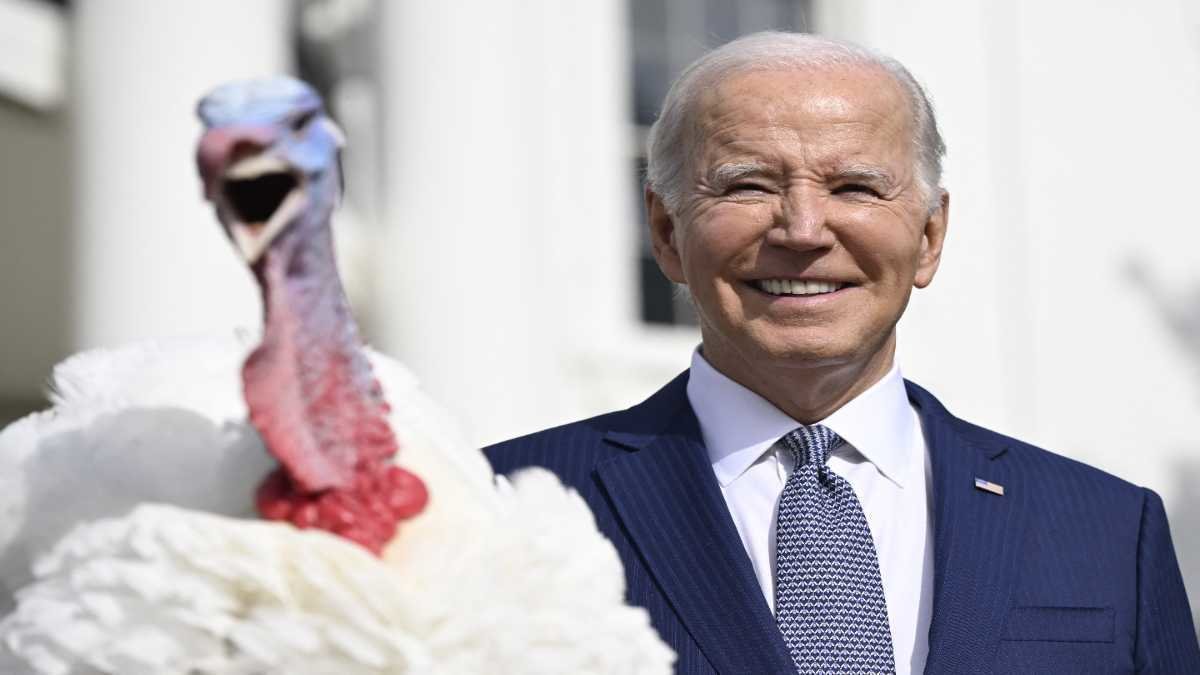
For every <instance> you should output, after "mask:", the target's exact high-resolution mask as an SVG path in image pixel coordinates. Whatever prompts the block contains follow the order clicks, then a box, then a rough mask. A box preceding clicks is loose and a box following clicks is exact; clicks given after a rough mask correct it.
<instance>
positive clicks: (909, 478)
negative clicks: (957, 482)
mask: <svg viewBox="0 0 1200 675" xmlns="http://www.w3.org/2000/svg"><path fill="white" fill-rule="evenodd" d="M687 395H688V400H689V401H690V402H691V404H692V408H693V410H695V412H696V417H697V418H698V420H699V422H700V431H701V433H702V434H703V436H704V444H705V446H707V448H708V454H709V459H710V460H711V462H712V468H713V473H714V474H715V475H716V477H717V482H718V483H720V485H721V493H722V494H723V495H724V496H725V502H726V503H727V504H728V505H729V512H730V514H732V515H733V522H734V523H735V524H736V525H737V529H738V534H739V535H741V538H742V545H743V546H745V547H746V553H747V554H748V555H749V556H750V562H751V564H752V565H753V566H754V573H755V574H756V575H757V576H758V583H759V586H760V587H762V592H763V597H765V598H766V600H767V604H768V605H769V606H770V607H771V608H772V611H774V608H775V518H776V508H777V507H778V504H779V496H780V494H782V492H783V486H784V483H785V482H787V478H788V476H789V475H790V474H791V472H792V468H793V463H794V462H793V460H792V456H791V454H790V453H788V452H786V451H782V450H774V451H773V450H772V447H773V446H774V444H775V442H776V441H778V440H779V439H780V438H781V437H782V436H783V435H784V434H786V433H788V432H790V431H792V430H793V429H795V428H796V427H797V426H799V423H798V422H796V421H795V420H793V419H792V418H790V417H788V416H787V415H786V414H785V413H784V412H783V411H781V410H779V409H778V408H776V407H775V406H774V405H772V404H771V403H769V402H768V401H767V400H766V399H764V398H763V397H761V396H759V395H758V394H755V393H754V392H752V391H750V390H749V389H746V388H745V387H743V386H742V385H740V384H738V383H736V382H734V381H733V380H731V379H729V378H728V377H726V376H725V375H723V374H721V373H720V372H718V371H717V370H716V369H714V368H713V367H712V366H711V365H709V363H708V362H707V361H705V360H704V357H703V356H701V354H700V350H698V349H697V350H696V352H695V353H694V354H693V355H692V368H691V374H690V376H689V379H688V386H687ZM820 423H821V424H824V425H825V426H827V427H829V428H830V429H832V430H833V431H834V432H835V433H837V435H838V436H841V437H842V439H843V440H845V441H846V443H845V444H843V445H842V446H841V447H840V448H839V449H838V450H837V451H835V452H834V453H832V454H831V455H830V457H829V464H828V466H829V468H830V470H832V471H833V472H834V473H836V474H837V475H839V476H841V477H842V478H845V479H846V480H847V481H849V483H850V485H851V486H853V488H854V493H855V495H857V496H858V500H859V502H861V503H862V507H863V511H864V513H865V514H866V517H867V525H868V526H869V527H870V528H871V538H872V539H873V540H874V541H875V552H876V554H877V555H878V557H879V573H880V575H881V576H882V578H883V594H884V596H885V598H886V600H887V608H888V623H889V624H890V626H891V629H892V646H893V649H894V652H895V657H896V672H897V673H901V674H904V673H920V672H922V671H923V670H924V669H925V658H926V656H927V655H928V653H929V619H930V610H931V607H932V602H933V537H932V527H931V521H932V511H931V508H930V505H931V504H932V499H931V492H930V485H931V479H930V470H929V453H928V452H927V450H926V448H925V438H924V435H923V434H922V433H921V423H920V418H919V417H918V416H917V413H916V411H915V410H914V409H913V407H912V405H911V404H910V403H909V402H908V395H907V394H906V392H905V390H904V379H903V378H902V377H901V375H900V370H899V368H897V367H896V366H893V367H892V369H891V371H889V372H888V374H887V375H886V376H884V378H883V379H882V380H880V381H879V382H877V383H875V384H874V385H873V386H871V388H870V389H868V390H866V391H864V392H863V393H862V394H859V395H858V396H857V397H855V398H854V399H853V400H851V401H850V402H848V403H846V404H845V405H843V406H842V407H841V408H839V409H838V410H837V411H836V412H834V413H833V414H832V415H830V416H829V417H827V418H825V419H824V420H821V422H820Z"/></svg>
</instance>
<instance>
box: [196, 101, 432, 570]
mask: <svg viewBox="0 0 1200 675" xmlns="http://www.w3.org/2000/svg"><path fill="white" fill-rule="evenodd" d="M198 113H199V116H200V118H201V120H202V121H203V122H204V125H205V127H206V130H205V132H204V135H203V136H202V137H201V138H200V142H199V145H198V148H197V164H198V166H199V170H200V176H201V179H202V180H203V183H204V194H205V197H206V198H207V199H208V200H209V201H211V202H212V203H213V204H214V206H215V207H216V213H217V218H218V220H220V221H221V224H222V225H223V227H224V228H225V232H226V234H227V235H228V236H229V238H230V239H231V240H232V241H233V243H234V245H235V246H236V247H237V249H238V251H239V252H240V253H241V255H242V256H243V257H244V258H245V260H246V262H247V264H248V265H249V266H250V268H251V270H252V271H253V272H254V276H255V278H256V280H257V281H258V284H259V287H260V288H261V290H262V298H263V310H264V322H265V326H264V330H263V341H262V344H260V345H259V346H258V347H257V348H256V349H255V350H254V351H253V352H251V354H250V356H249V357H248V358H247V359H246V362H245V364H244V365H243V367H242V383H243V389H244V393H245V397H246V403H247V406H248V409H249V411H250V421H251V423H252V424H253V425H254V426H255V427H256V428H257V429H258V431H259V433H260V434H261V436H262V438H263V441H264V443H265V444H266V447H267V450H268V451H269V452H270V453H271V454H272V455H273V456H274V457H275V458H276V459H278V460H279V463H280V467H279V469H278V470H276V471H275V472H273V473H272V474H270V475H269V476H268V477H267V479H266V480H265V481H264V482H263V483H262V485H260V486H259V488H258V492H257V504H258V509H259V511H260V513H261V514H262V515H263V516H264V517H266V518H269V519H275V520H287V521H290V522H292V523H294V524H295V525H297V526H298V527H315V528H321V529H324V530H328V531H330V532H333V533H335V534H338V535H341V536H344V537H346V538H348V539H351V540H353V541H356V542H358V543H360V544H362V545H364V546H366V547H367V548H368V549H370V550H372V551H373V552H375V553H379V552H380V551H381V550H382V548H383V546H384V545H385V544H386V543H387V542H388V541H389V540H391V538H392V537H393V536H394V534H395V531H396V525H397V523H398V522H399V521H400V520H402V519H404V518H408V517H411V516H413V515H416V514H417V513H418V512H420V511H421V509H422V508H423V507H424V505H425V503H426V501H427V498H428V495H427V492H426V490H425V486H424V484H423V483H422V482H421V481H420V479H418V478H417V477H416V476H415V475H413V474H411V473H409V472H408V471H405V470H404V469H402V468H400V467H398V466H396V465H395V464H393V463H392V457H393V456H394V455H395V454H396V452H397V450H398V444H397V441H396V438H395V435H394V434H393V432H392V428H391V426H390V425H389V423H388V405H387V403H386V401H385V400H384V396H383V392H382V391H381V389H380V386H379V383H378V381H377V380H376V378H375V376H374V374H373V373H372V371H371V365H370V362H369V361H368V360H367V356H366V354H365V353H364V351H363V349H362V343H361V340H360V338H359V333H358V327H357V325H356V324H355V322H354V318H353V317H352V315H351V312H350V306H349V303H348V302H347V300H346V296H345V292H344V291H343V289H342V284H341V281H340V280H339V278H338V274H337V268H336V265H335V262H334V254H333V240H332V236H331V232H330V214H331V213H332V211H333V207H334V205H335V204H336V202H337V200H338V198H339V197H340V193H341V172H340V166H339V156H340V152H341V147H342V145H343V142H344V140H343V135H342V133H341V131H340V129H338V127H337V125H336V124H335V123H334V122H333V120H331V119H330V118H329V117H328V116H326V114H325V111H324V108H323V106H322V104H321V99H320V97H319V96H318V95H317V94H316V92H315V91H313V90H312V89H311V88H310V87H309V86H308V85H306V84H304V83H302V82H299V81H297V80H294V79H291V78H273V79H269V80H258V81H250V82H236V83H232V84H227V85H224V86H222V87H220V88H218V89H217V90H215V91H213V92H212V93H211V94H209V95H208V96H206V97H205V98H204V99H202V100H201V101H200V104H199V108H198Z"/></svg>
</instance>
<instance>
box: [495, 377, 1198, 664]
mask: <svg viewBox="0 0 1200 675" xmlns="http://www.w3.org/2000/svg"><path fill="white" fill-rule="evenodd" d="M686 385H687V373H686V372H685V373H683V374H682V375H680V376H679V377H677V378H675V380H673V381H672V382H671V383H670V384H668V385H667V386H665V387H663V388H662V389H661V390H659V391H658V392H657V393H656V394H654V395H653V396H652V397H650V398H649V399H648V400H646V401H645V402H643V403H641V404H639V405H636V406H634V407H632V408H629V409H628V410H623V411H620V412H615V413H610V414H607V415H602V416H600V417H594V418H592V419H588V420H584V421H582V422H576V423H574V424H568V425H566V426H562V427H557V428H554V429H549V430H546V431H542V432H539V433H536V434H532V435H529V436H525V437H522V438H517V439H514V440H510V441H506V442H504V443H500V444H498V445H494V446H491V447H490V448H486V449H485V452H486V453H487V455H488V458H489V459H490V460H491V462H492V465H493V466H494V467H495V469H496V470H497V471H498V472H501V473H508V472H511V471H514V470H517V469H520V468H522V467H526V466H543V467H547V468H549V469H551V470H553V471H554V472H555V473H556V474H558V475H559V477H560V478H561V479H562V480H563V481H564V482H565V483H567V484H568V485H570V486H572V487H574V488H575V489H576V490H578V491H579V493H580V495H582V496H583V498H584V499H586V500H587V502H588V504H589V505H590V506H591V508H592V512H593V513H594V514H595V516H596V521H597V524H598V525H599V527H600V529H601V531H603V532H604V533H605V534H606V535H607V536H608V537H609V539H611V540H612V542H613V544H614V545H615V546H616V548H617V551H618V552H619V553H620V556H621V560H622V562H623V563H624V564H625V574H626V578H627V580H628V589H627V597H628V600H629V602H631V603H633V604H636V605H640V606H642V607H645V608H646V609H647V610H648V611H649V612H650V617H651V619H652V621H653V623H654V626H655V627H656V628H657V629H658V631H659V634H660V635H661V636H662V637H663V639H664V640H666V642H667V643H668V644H670V645H671V647H673V648H674V649H675V651H676V653H677V654H678V655H679V660H678V661H677V662H676V670H677V672H679V673H713V672H718V673H725V674H741V673H786V672H789V671H792V668H793V667H792V662H791V658H790V657H789V655H788V650H787V647H786V646H785V645H784V642H783V639H782V637H781V636H780V633H779V630H778V628H777V627H776V625H775V620H774V618H773V616H772V614H771V611H770V609H769V608H768V607H767V604H766V602H765V601H764V600H763V597H762V592H761V591H760V590H759V586H758V582H757V581H756V579H755V577H754V572H753V570H752V569H751V566H750V561H749V558H748V557H747V555H746V552H745V550H744V549H743V548H742V544H741V540H740V539H739V538H738V534H737V530H736V528H735V526H734V524H733V520H732V518H731V517H730V515H729V511H728V509H727V507H726V505H725V501H724V499H723V498H722V496H721V491H720V488H719V487H718V485H717V482H716V478H715V477H714V476H713V472H712V469H711V467H710V465H709V462H708V455H707V453H706V452H705V450H704V446H703V441H702V440H701V435H700V428H699V425H698V423H697V422H696V417H695V414H694V413H693V412H692V408H691V405H690V404H689V403H688V400H687V394H686ZM908 393H909V399H910V400H911V401H912V403H913V404H914V405H915V406H916V408H917V409H918V411H919V413H920V417H921V420H922V425H923V429H924V431H925V438H926V442H927V444H928V445H929V452H930V457H931V460H932V465H933V499H934V506H933V508H934V605H933V618H932V623H931V625H930V629H929V642H930V649H929V659H928V661H927V664H926V669H925V672H926V673H987V672H996V673H1017V672H1020V673H1034V672H1036V673H1056V674H1059V673H1110V672H1118V673H1127V672H1146V673H1172V674H1174V673H1180V674H1182V673H1197V674H1200V649H1198V648H1197V643H1196V634H1195V631H1194V629H1193V627H1192V619H1191V615H1190V613H1189V610H1188V603H1187V598H1186V597H1185V595H1184V589H1183V580H1182V578H1181V576H1180V573H1179V566H1178V564H1177V562H1176V560H1175V552H1174V548H1173V547H1172V544H1171V536H1170V533H1169V532H1168V530H1167V519H1166V515H1165V513H1164V511H1163V505H1162V501H1161V500H1160V499H1159V498H1158V496H1157V495H1155V494H1154V493H1153V492H1151V491H1149V490H1146V489H1144V488H1139V487H1136V486H1134V485H1131V484H1129V483H1126V482H1124V481H1122V480H1120V479H1118V478H1115V477H1113V476H1110V475H1108V474H1106V473H1103V472H1101V471H1099V470H1096V469H1093V468H1091V467H1088V466H1086V465H1083V464H1080V463H1078V462H1075V461H1072V460H1069V459H1066V458H1064V457H1060V456H1057V455H1054V454H1051V453H1049V452H1046V451H1044V450H1040V449H1038V448H1035V447H1033V446H1030V445H1027V444H1025V443H1022V442H1020V441H1017V440H1014V439H1011V438H1007V437H1005V436H1001V435H999V434H996V433H993V432H991V431H988V430H986V429H982V428H980V427H977V426H974V425H971V424H968V423H966V422H964V421H962V420H959V419H957V418H955V417H954V416H952V415H951V414H950V413H948V412H947V411H946V409H945V408H943V407H942V405H941V404H940V403H938V401H937V400H936V399H935V398H934V397H933V396H932V395H930V394H929V393H928V392H926V391H925V390H923V389H921V388H920V387H918V386H916V385H914V384H912V383H908ZM975 477H980V478H984V479H986V480H990V481H992V482H993V483H999V484H1001V485H1003V486H1004V488H1005V494H1004V496H997V495H994V494H991V493H988V492H984V491H981V490H978V489H976V488H975V487H974V479H975ZM580 620H581V621H587V617H580Z"/></svg>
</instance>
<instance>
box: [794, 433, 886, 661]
mask: <svg viewBox="0 0 1200 675" xmlns="http://www.w3.org/2000/svg"><path fill="white" fill-rule="evenodd" d="M842 443H843V441H842V439H841V438H840V437H838V435H837V434H835V433H834V432H833V430H831V429H829V428H828V427H824V426H821V425H819V424H818V425H813V426H806V427H800V428H799V429H796V430H795V431H793V432H791V433H789V434H788V435H786V436H784V437H783V438H782V439H780V445H782V447H784V448H786V449H787V450H788V451H789V452H791V453H792V456H793V457H795V459H796V468H795V470H794V471H793V472H792V475H791V476H789V477H788V480H787V484H786V485H784V487H783V495H782V496H781V497H780V498H779V516H778V520H777V522H776V526H777V527H776V535H775V542H776V546H775V551H776V556H775V558H776V574H775V579H776V581H775V619H776V622H777V623H778V624H779V630H780V631H782V632H783V638H784V640H785V641H786V642H787V645H788V649H790V650H791V652H792V660H793V661H794V662H795V664H796V670H797V672H799V673H801V674H802V675H803V674H807V673H893V672H895V670H896V665H895V658H894V656H893V654H892V632H891V628H890V627H889V625H888V614H887V602H886V601H885V599H884V596H883V583H882V581H881V579H880V576H879V559H878V558H877V557H876V555H875V543H874V541H873V540H872V539H871V530H870V528H868V527H867V517H866V515H865V514H863V510H862V505H861V504H859V502H858V497H857V496H855V494H854V488H853V487H852V486H851V485H850V483H849V482H847V481H846V479H845V478H842V477H841V476H839V475H837V474H835V473H833V472H832V471H830V470H829V467H827V466H826V465H825V462H826V460H827V459H829V453H830V452H832V451H833V450H834V449H835V448H837V447H838V446H839V445H841V444H842Z"/></svg>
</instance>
